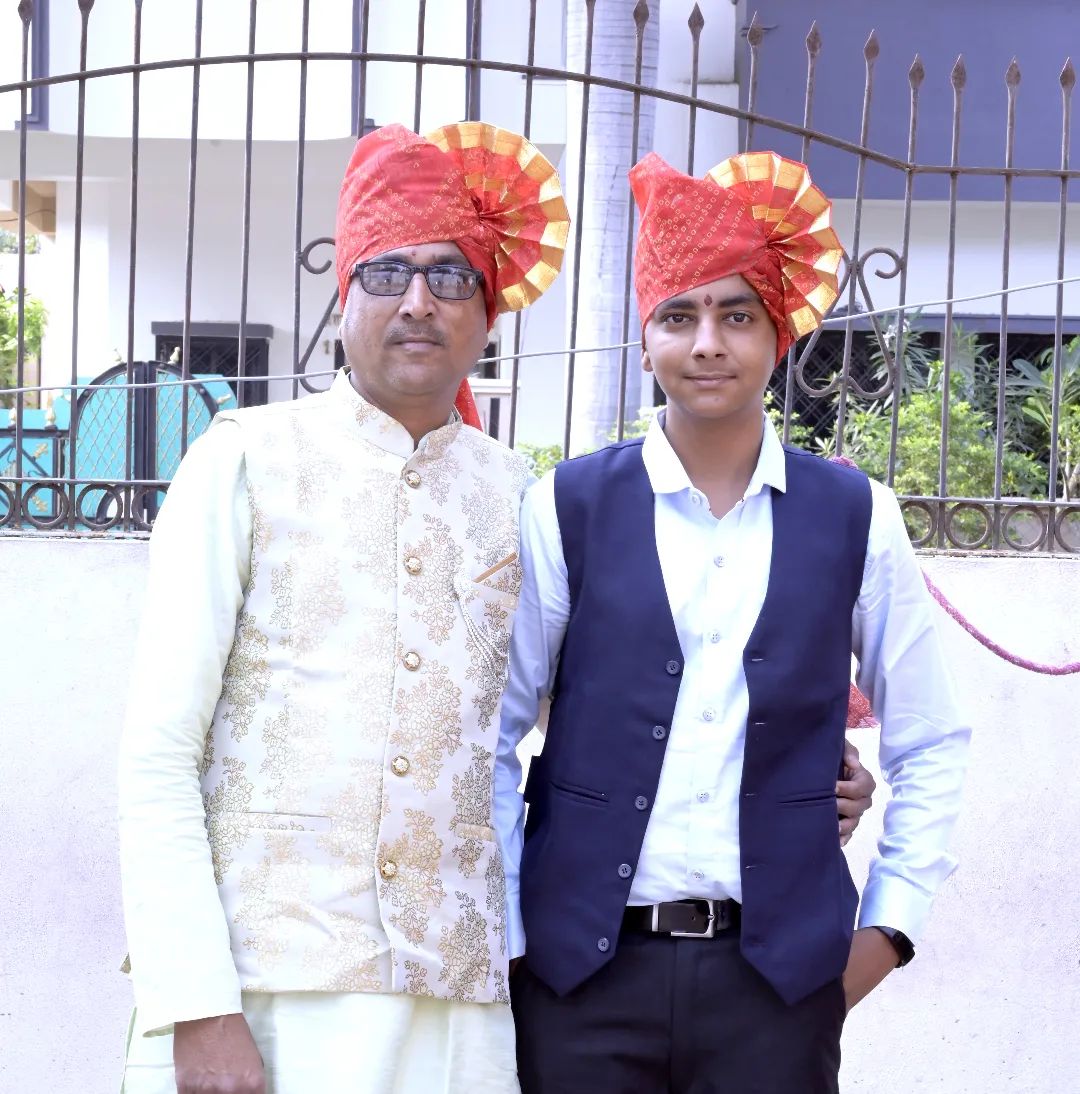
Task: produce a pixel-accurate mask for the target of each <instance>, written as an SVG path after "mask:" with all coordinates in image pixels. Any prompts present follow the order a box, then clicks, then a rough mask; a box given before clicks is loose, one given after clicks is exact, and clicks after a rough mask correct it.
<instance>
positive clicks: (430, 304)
mask: <svg viewBox="0 0 1080 1094" xmlns="http://www.w3.org/2000/svg"><path fill="white" fill-rule="evenodd" d="M434 310H435V297H434V296H433V295H432V292H431V290H430V289H429V288H428V283H427V278H426V277H424V275H423V274H422V273H420V272H419V271H417V272H416V273H415V274H413V277H412V280H411V281H410V282H409V287H408V288H407V289H406V290H405V292H404V294H403V295H402V297H401V303H400V305H399V306H398V311H399V312H400V313H401V314H402V315H408V316H411V317H412V318H414V319H418V318H422V317H425V316H429V315H431V314H432V313H433V312H434Z"/></svg>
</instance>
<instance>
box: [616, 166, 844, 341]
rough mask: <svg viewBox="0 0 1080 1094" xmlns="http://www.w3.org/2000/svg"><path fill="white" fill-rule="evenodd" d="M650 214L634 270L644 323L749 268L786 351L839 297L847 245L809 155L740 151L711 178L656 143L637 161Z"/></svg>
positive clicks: (636, 174) (637, 192)
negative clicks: (668, 157) (677, 163)
mask: <svg viewBox="0 0 1080 1094" xmlns="http://www.w3.org/2000/svg"><path fill="white" fill-rule="evenodd" d="M630 187H631V189H632V190H633V193H634V198H635V199H636V201H637V206H638V210H639V212H640V214H641V226H640V228H639V229H638V239H637V251H636V253H635V257H634V277H635V286H636V290H637V299H638V314H639V315H640V316H641V325H642V327H644V326H645V324H646V323H647V322H648V321H649V319H650V318H651V317H652V314H653V312H654V311H655V310H656V308H657V305H659V304H661V303H662V302H663V301H665V300H668V299H670V298H671V297H673V296H676V295H678V294H679V293H681V292H687V291H689V290H690V289H695V288H697V287H698V286H699V285H705V284H708V283H709V282H710V281H717V280H719V279H720V278H722V277H729V276H730V275H732V274H741V275H742V276H743V277H744V278H745V279H746V281H747V282H748V283H749V284H750V286H751V287H752V288H753V289H754V291H755V292H756V293H757V294H758V295H759V296H760V297H761V300H762V302H763V303H764V305H765V309H766V311H767V312H768V313H769V317H770V318H771V319H772V321H773V324H774V325H775V326H776V334H777V338H776V343H777V344H776V359H777V361H778V362H779V361H780V359H781V358H782V357H783V355H784V354H785V353H786V352H787V350H788V347H789V346H790V345H791V344H792V343H793V342H794V341H795V340H796V339H797V338H800V337H801V336H802V335H804V334H808V333H809V332H810V331H812V330H815V329H816V328H817V327H818V326H819V325H820V323H821V320H822V318H823V317H824V315H825V313H826V312H827V311H828V310H829V308H830V307H832V304H833V302H834V301H835V300H836V285H837V281H836V272H837V269H838V268H839V265H840V258H841V256H842V255H843V253H844V252H843V247H842V246H841V244H840V240H839V239H838V238H837V235H836V233H835V232H834V231H833V229H832V226H831V210H832V205H831V203H830V202H829V200H828V199H827V198H826V197H825V195H824V194H822V192H821V191H820V190H819V189H818V188H817V187H816V186H814V184H813V183H812V182H811V181H810V174H809V172H808V171H807V169H806V168H805V167H804V166H803V164H801V163H796V162H795V161H794V160H788V159H784V158H783V157H782V156H779V155H777V154H776V153H775V152H748V153H743V154H742V155H738V156H732V157H731V158H730V159H727V160H724V162H723V163H721V164H718V165H717V166H716V167H714V168H713V169H712V170H711V171H710V172H709V173H708V174H707V175H706V176H705V178H703V179H697V178H692V177H691V176H689V175H684V174H683V173H682V172H681V171H676V170H675V168H673V167H671V166H669V165H668V164H667V163H665V162H664V160H662V159H661V158H660V157H659V156H658V155H656V153H655V152H652V153H650V154H649V155H648V156H646V157H645V158H644V159H643V160H642V161H641V162H640V163H638V164H637V165H635V166H634V167H633V168H632V170H631V171H630Z"/></svg>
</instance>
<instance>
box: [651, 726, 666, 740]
mask: <svg viewBox="0 0 1080 1094" xmlns="http://www.w3.org/2000/svg"><path fill="white" fill-rule="evenodd" d="M652 735H653V737H655V738H656V740H658V741H662V740H663V739H664V738H665V737H666V736H667V730H666V729H665V728H664V727H663V726H653V727H652Z"/></svg>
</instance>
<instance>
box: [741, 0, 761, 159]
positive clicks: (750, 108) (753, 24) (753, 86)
mask: <svg viewBox="0 0 1080 1094" xmlns="http://www.w3.org/2000/svg"><path fill="white" fill-rule="evenodd" d="M764 37H765V31H764V30H762V27H761V24H760V23H759V22H758V17H757V12H756V11H755V12H754V17H753V18H752V19H751V20H750V26H749V27H747V28H746V41H747V44H748V45H749V46H750V84H749V88H748V90H747V93H746V111H747V113H748V114H753V113H754V111H755V110H756V109H757V82H758V49H759V47H760V46H761V43H762V40H763V39H764ZM753 147H754V120H753V118H747V120H746V142H745V144H744V146H743V151H744V152H749V151H750V150H751V149H752V148H753Z"/></svg>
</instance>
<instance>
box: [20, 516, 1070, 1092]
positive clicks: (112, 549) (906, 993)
mask: <svg viewBox="0 0 1080 1094" xmlns="http://www.w3.org/2000/svg"><path fill="white" fill-rule="evenodd" d="M923 563H924V565H925V567H926V569H927V571H928V572H929V573H930V574H931V576H932V577H933V579H934V580H935V582H937V584H938V585H939V586H940V587H941V588H942V589H943V590H944V591H945V592H946V594H947V595H949V596H950V597H951V598H952V599H953V601H954V603H955V604H956V605H957V606H958V607H959V608H960V609H961V610H962V611H963V612H965V613H966V614H968V615H969V616H970V618H971V619H972V621H973V622H974V623H976V625H978V626H981V627H982V628H983V629H985V630H986V631H988V632H989V633H990V635H991V636H992V637H993V638H995V639H997V640H998V641H1000V642H1002V643H1003V644H1005V645H1007V646H1008V647H1009V649H1011V650H1013V651H1015V652H1017V653H1020V654H1021V655H1023V656H1026V657H1029V658H1032V659H1035V660H1041V661H1048V662H1055V663H1061V662H1065V661H1069V660H1076V659H1077V658H1080V640H1078V638H1077V633H1076V627H1075V620H1076V619H1077V618H1080V576H1078V572H1077V567H1078V565H1080V564H1078V563H1077V560H1076V559H1075V558H1046V557H1030V556H1010V557H994V556H991V555H981V556H978V557H957V556H936V557H935V556H926V557H924V559H923ZM145 565H146V544H145V541H142V540H111V539H103V540H96V539H93V538H89V537H88V538H83V539H64V538H59V537H34V536H26V537H5V538H0V572H3V573H5V574H14V575H17V577H18V580H15V581H11V582H8V583H6V586H5V593H4V599H3V607H4V616H5V618H6V619H7V620H9V621H18V630H17V632H13V633H12V634H11V635H9V638H10V641H9V642H8V645H7V647H6V649H7V653H6V654H5V658H4V662H3V675H2V679H3V682H4V687H3V695H2V699H0V732H2V735H3V740H4V745H5V750H6V755H5V762H4V764H3V765H2V767H0V800H2V801H3V802H4V816H5V823H4V825H3V826H0V876H2V877H3V879H4V900H3V901H2V902H0V969H2V970H3V976H0V1045H3V1051H2V1052H0V1090H2V1091H4V1092H5V1094H6V1092H7V1091H12V1092H15V1091H35V1092H36V1091H39V1090H48V1091H50V1094H69V1092H70V1094H85V1092H87V1091H104V1090H111V1089H115V1086H116V1084H117V1076H118V1074H119V1068H120V1060H121V1057H122V1053H123V1046H124V1041H125V1035H126V1029H127V1016H128V1008H129V1005H130V991H129V988H128V985H127V982H126V980H125V978H124V977H123V976H122V975H121V974H120V973H119V972H118V971H117V970H118V967H119V965H120V962H121V960H122V958H123V956H124V953H125V950H126V947H125V943H124V937H123V926H122V922H121V915H120V905H119V883H118V877H117V866H116V830H115V797H116V784H115V757H116V749H117V737H118V732H119V726H120V723H121V719H122V716H123V708H124V693H125V688H126V673H127V666H128V664H129V662H130V657H131V652H132V648H133V645H134V641H135V628H136V620H137V616H138V612H139V606H140V601H141V585H142V581H143V577H144V572H145ZM940 622H941V627H942V633H943V637H944V640H945V648H946V655H947V656H948V658H949V662H950V665H951V667H952V671H953V675H954V678H955V680H956V684H957V689H958V691H959V694H960V697H961V700H962V702H963V703H964V704H965V706H966V708H967V710H968V711H969V712H970V716H971V720H972V722H973V724H974V727H975V738H974V745H973V748H972V755H971V770H970V774H969V777H968V783H967V789H966V795H965V796H966V804H965V811H964V814H963V816H962V819H961V822H960V825H959V829H958V832H957V835H956V838H955V840H954V849H955V851H956V852H957V854H958V855H959V857H960V861H961V867H960V870H959V872H958V873H957V875H956V876H955V877H954V878H953V879H951V880H950V881H949V882H948V883H947V884H946V886H945V888H944V890H943V891H942V893H941V895H940V896H939V898H938V900H937V902H936V905H935V909H934V912H933V914H932V916H931V919H930V925H929V929H928V931H927V933H926V936H925V937H924V939H922V941H921V942H920V944H919V947H918V957H917V959H916V961H915V962H914V963H913V964H912V965H911V966H909V967H908V968H907V969H905V970H902V971H901V972H898V973H896V974H895V975H894V976H892V977H891V978H890V979H889V980H888V981H887V982H886V983H885V984H884V985H883V986H882V988H881V989H880V990H879V992H877V993H876V994H875V995H874V996H872V997H871V998H870V999H868V1000H867V1001H866V1002H865V1003H863V1004H862V1005H860V1006H859V1007H858V1008H857V1009H856V1010H855V1011H854V1012H853V1013H852V1015H851V1017H850V1018H849V1020H848V1024H847V1029H846V1031H845V1037H844V1046H843V1048H844V1061H845V1062H844V1089H845V1090H866V1091H871V1090H872V1091H874V1094H911V1092H912V1091H915V1090H924V1089H925V1090H931V1089H932V1090H940V1091H947V1092H948V1094H1042V1092H1043V1091H1048V1090H1054V1091H1065V1090H1067V1089H1068V1090H1071V1089H1072V1087H1071V1086H1070V1085H1069V1084H1070V1082H1071V1080H1069V1079H1068V1076H1070V1075H1073V1076H1075V1075H1076V1074H1080V1041H1078V1040H1077V1038H1076V1037H1075V1036H1074V1032H1073V1031H1074V1029H1075V1021H1076V1014H1077V1013H1078V1012H1080V975H1078V972H1077V957H1078V955H1080V934H1078V930H1077V926H1076V924H1077V923H1078V922H1080V890H1078V889H1077V887H1076V885H1075V884H1072V878H1073V875H1074V873H1075V870H1074V865H1073V864H1074V860H1075V847H1074V841H1075V833H1076V831H1077V828H1078V826H1080V796H1078V794H1077V792H1076V789H1075V786H1074V782H1075V780H1074V779H1073V778H1072V773H1073V772H1075V771H1076V770H1077V768H1078V767H1080V734H1078V733H1077V732H1076V730H1077V719H1076V711H1077V709H1080V676H1071V677H1064V678H1052V677H1046V676H1036V675H1033V674H1031V673H1028V672H1025V671H1023V670H1021V669H1018V668H1014V667H1012V666H1010V665H1007V664H1005V663H1004V662H1002V661H1000V660H998V659H997V658H995V657H994V656H992V655H991V654H990V653H988V652H987V651H986V650H984V649H983V648H982V647H981V646H978V645H976V644H975V643H974V642H973V641H972V639H971V638H969V637H968V636H967V635H966V634H965V633H964V632H963V631H961V630H960V629H959V628H958V627H957V626H955V624H953V623H952V622H950V621H949V620H948V619H946V618H945V617H944V616H942V617H941V619H940ZM161 654H162V656H163V657H167V656H168V655H169V651H168V650H167V649H163V650H162V651H161ZM853 739H854V740H855V742H856V743H857V744H858V745H859V747H860V748H861V749H862V753H863V757H864V759H866V760H867V761H868V762H870V763H872V760H873V753H874V740H875V733H874V731H870V730H859V731H856V732H855V733H854V735H853ZM885 797H886V791H885V790H884V788H883V789H882V790H881V791H879V794H878V804H877V805H876V806H875V809H874V812H873V814H872V815H871V816H870V817H869V818H868V819H867V820H866V821H865V822H864V824H863V826H862V828H861V829H860V830H859V832H858V833H857V835H856V838H855V839H854V840H853V841H852V844H851V845H850V848H849V857H850V861H851V863H852V870H853V873H854V875H855V877H856V880H857V882H859V883H860V884H861V882H862V880H863V878H864V877H865V871H866V864H867V862H868V858H869V855H870V853H871V852H872V848H873V844H874V841H875V838H876V830H877V828H878V826H879V824H880V818H881V813H882V809H881V805H882V803H883V801H884V799H885Z"/></svg>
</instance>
